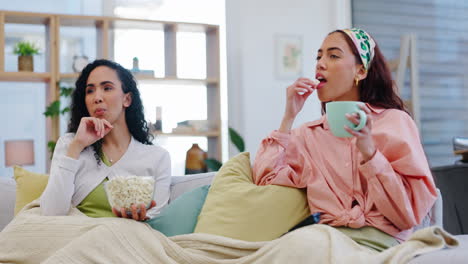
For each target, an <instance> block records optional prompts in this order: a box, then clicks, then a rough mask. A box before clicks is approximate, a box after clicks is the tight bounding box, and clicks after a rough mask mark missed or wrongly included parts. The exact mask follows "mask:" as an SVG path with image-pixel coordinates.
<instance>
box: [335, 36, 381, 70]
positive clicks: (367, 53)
mask: <svg viewBox="0 0 468 264" xmlns="http://www.w3.org/2000/svg"><path fill="white" fill-rule="evenodd" d="M340 31H341V32H343V33H345V34H346V35H348V36H349V37H350V38H351V40H352V41H353V43H354V46H356V48H357V50H358V52H359V55H360V57H361V61H362V64H363V65H364V68H366V70H369V67H370V65H371V62H372V59H373V58H374V48H375V42H374V40H373V39H372V38H371V36H370V35H369V34H367V32H365V31H364V30H362V29H359V28H351V29H343V30H340Z"/></svg>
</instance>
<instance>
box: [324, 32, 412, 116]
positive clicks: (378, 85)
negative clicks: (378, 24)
mask: <svg viewBox="0 0 468 264" xmlns="http://www.w3.org/2000/svg"><path fill="white" fill-rule="evenodd" d="M333 33H340V34H342V35H343V36H344V38H345V39H346V42H347V43H348V45H349V47H350V48H351V50H352V51H353V54H354V57H355V60H356V63H358V64H362V61H361V57H360V56H359V51H358V50H357V48H356V46H355V45H354V43H353V41H352V40H351V38H350V37H349V36H348V35H347V34H346V33H344V32H343V31H341V30H335V31H333V32H331V33H329V34H328V35H331V34H333ZM374 41H375V39H374ZM358 88H359V101H361V102H365V103H369V104H371V105H374V106H378V107H382V108H386V109H390V108H394V109H399V110H402V111H405V112H407V113H408V111H407V110H406V108H405V105H404V104H403V100H401V98H400V96H398V94H397V93H396V89H398V87H397V86H396V84H395V83H394V81H393V79H392V73H391V72H390V70H389V68H388V66H387V63H386V60H385V57H384V56H383V54H382V52H381V51H380V48H379V46H378V45H377V42H375V48H374V58H373V59H372V62H371V64H370V67H369V69H368V71H367V77H366V78H365V79H363V80H361V81H360V82H359V87H358ZM322 112H325V103H322Z"/></svg>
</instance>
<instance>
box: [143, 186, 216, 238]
mask: <svg viewBox="0 0 468 264" xmlns="http://www.w3.org/2000/svg"><path fill="white" fill-rule="evenodd" d="M209 188H210V186H209V185H205V186H201V187H198V188H195V189H193V190H191V191H188V192H186V193H183V194H182V195H180V196H179V197H177V198H176V199H175V200H173V201H171V202H170V203H169V204H168V205H167V206H166V207H164V208H163V209H162V211H161V213H160V214H159V215H158V216H156V217H155V218H153V219H150V220H148V221H146V223H148V224H149V225H150V226H151V227H152V228H154V229H156V230H158V231H159V232H161V233H163V234H164V235H166V236H168V237H170V236H176V235H183V234H191V233H193V230H194V229H195V225H196V224H197V219H198V215H199V214H200V210H201V208H202V206H203V204H204V203H205V198H206V195H207V193H208V189H209Z"/></svg>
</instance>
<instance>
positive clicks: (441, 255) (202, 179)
mask: <svg viewBox="0 0 468 264" xmlns="http://www.w3.org/2000/svg"><path fill="white" fill-rule="evenodd" d="M214 175H215V173H214V172H211V173H202V174H193V175H188V176H173V177H172V183H171V196H170V199H169V203H170V202H171V201H173V200H174V199H175V198H177V197H178V196H179V195H181V194H182V193H184V192H187V191H190V190H192V189H194V188H197V187H200V186H203V185H207V184H210V183H211V181H212V179H213V177H214ZM15 192H16V183H15V181H14V180H13V179H11V178H6V177H0V230H2V229H3V228H4V227H5V226H6V225H7V224H8V223H9V222H10V221H11V220H12V219H13V217H14V215H13V210H14V207H15ZM431 225H439V226H443V225H442V198H441V197H440V193H439V199H438V200H437V201H436V204H435V205H434V207H433V208H432V210H431V211H430V212H429V214H428V216H427V217H426V218H425V219H424V221H423V223H422V224H421V225H419V226H418V227H417V229H419V228H424V227H427V226H431ZM458 238H459V240H460V242H461V246H460V247H459V248H457V249H454V250H439V251H436V252H433V253H429V254H426V255H423V256H420V257H417V258H415V259H413V260H412V261H411V262H410V263H412V264H414V263H465V262H464V261H465V260H466V259H468V235H464V236H458Z"/></svg>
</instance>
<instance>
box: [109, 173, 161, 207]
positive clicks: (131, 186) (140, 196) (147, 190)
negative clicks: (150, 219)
mask: <svg viewBox="0 0 468 264" xmlns="http://www.w3.org/2000/svg"><path fill="white" fill-rule="evenodd" d="M104 187H105V190H106V194H107V199H108V200H109V204H110V205H111V207H115V208H116V209H120V208H127V209H128V208H130V207H131V206H132V204H135V205H139V204H145V205H146V207H147V208H148V207H149V206H150V205H151V201H152V200H153V192H154V178H153V177H149V176H148V177H147V176H144V177H143V176H128V177H123V176H117V177H115V178H113V179H111V180H109V181H108V182H106V183H105V185H104Z"/></svg>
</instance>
